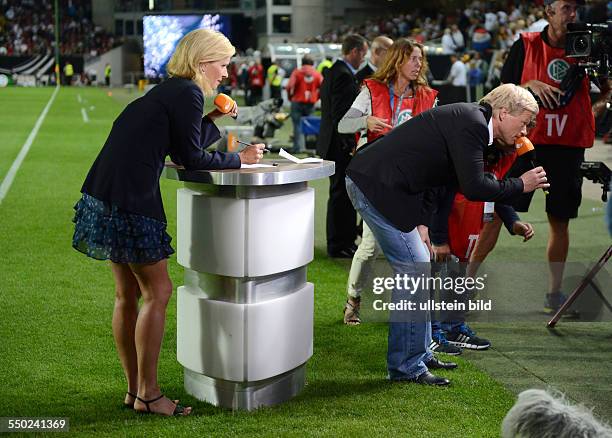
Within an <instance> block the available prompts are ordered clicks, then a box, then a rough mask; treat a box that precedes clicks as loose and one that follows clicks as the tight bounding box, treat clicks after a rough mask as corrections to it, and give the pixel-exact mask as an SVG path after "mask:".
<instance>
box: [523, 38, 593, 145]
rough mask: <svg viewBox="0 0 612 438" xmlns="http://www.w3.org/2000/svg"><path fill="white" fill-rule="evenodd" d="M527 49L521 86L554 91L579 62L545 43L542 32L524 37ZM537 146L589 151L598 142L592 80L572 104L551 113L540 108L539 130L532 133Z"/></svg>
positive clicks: (584, 85)
mask: <svg viewBox="0 0 612 438" xmlns="http://www.w3.org/2000/svg"><path fill="white" fill-rule="evenodd" d="M521 38H523V43H524V45H525V64H524V67H523V74H522V76H521V84H524V83H525V82H527V81H529V80H532V79H536V80H538V81H542V82H544V83H546V84H548V85H552V86H553V87H559V85H560V84H561V81H562V80H563V78H564V77H565V74H566V73H567V70H568V69H569V67H570V64H575V63H576V62H577V61H576V60H575V59H573V58H567V57H566V56H565V55H564V54H565V50H564V49H561V48H556V47H551V46H549V45H548V44H546V43H544V41H543V40H542V37H541V36H540V33H539V32H527V33H523V34H521ZM529 138H530V139H531V141H532V142H533V143H534V144H535V145H544V144H552V145H561V146H568V147H580V148H590V147H591V146H593V140H595V118H594V117H593V112H592V111H591V99H590V97H589V78H588V77H585V78H584V79H583V82H582V83H581V84H580V85H579V86H578V89H577V90H576V93H575V94H574V97H572V99H571V100H570V102H569V104H567V105H566V106H564V107H562V108H558V109H554V110H549V109H546V108H544V107H542V108H540V112H539V113H538V117H537V119H536V127H535V128H533V129H532V130H531V131H530V132H529Z"/></svg>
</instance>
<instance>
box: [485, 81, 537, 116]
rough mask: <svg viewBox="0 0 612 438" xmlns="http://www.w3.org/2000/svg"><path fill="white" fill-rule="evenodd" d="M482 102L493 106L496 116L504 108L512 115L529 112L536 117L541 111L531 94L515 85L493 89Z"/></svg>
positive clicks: (505, 85)
mask: <svg viewBox="0 0 612 438" xmlns="http://www.w3.org/2000/svg"><path fill="white" fill-rule="evenodd" d="M480 102H481V103H488V104H489V105H491V108H493V113H495V114H496V113H497V112H498V111H499V110H501V109H502V108H505V109H506V110H507V111H508V112H509V113H510V114H512V115H518V114H520V113H522V112H523V111H529V112H530V113H533V114H534V115H535V114H537V113H538V111H539V108H538V103H537V102H536V100H535V98H534V97H533V96H532V95H531V93H530V92H529V91H528V90H526V89H525V88H523V87H519V86H518V85H514V84H503V85H500V86H499V87H497V88H494V89H492V90H491V91H490V92H489V93H488V94H487V95H486V96H484V97H483V98H482V99H481V100H480Z"/></svg>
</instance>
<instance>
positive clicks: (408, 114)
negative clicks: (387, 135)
mask: <svg viewBox="0 0 612 438" xmlns="http://www.w3.org/2000/svg"><path fill="white" fill-rule="evenodd" d="M411 118H412V109H411V108H408V109H405V110H404V111H402V112H400V113H399V116H398V117H397V125H398V126H399V125H401V124H402V123H404V122H405V121H407V120H410V119H411Z"/></svg>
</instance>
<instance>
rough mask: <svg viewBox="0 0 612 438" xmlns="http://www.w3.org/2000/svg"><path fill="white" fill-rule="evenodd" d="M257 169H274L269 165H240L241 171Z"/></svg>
mask: <svg viewBox="0 0 612 438" xmlns="http://www.w3.org/2000/svg"><path fill="white" fill-rule="evenodd" d="M258 167H274V166H273V165H271V164H241V165H240V168H241V169H256V168H258Z"/></svg>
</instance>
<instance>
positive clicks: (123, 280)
mask: <svg viewBox="0 0 612 438" xmlns="http://www.w3.org/2000/svg"><path fill="white" fill-rule="evenodd" d="M111 267H112V270H113V276H114V277H115V308H114V310H113V336H114V338H115V345H116V346H117V352H118V354H119V359H120V360H121V366H122V367H123V372H124V373H125V378H126V380H127V384H128V389H127V392H128V393H130V394H137V393H138V360H137V355H136V342H135V333H136V319H137V318H138V299H139V298H140V288H139V286H138V281H136V277H134V274H133V273H132V271H131V269H130V267H129V265H127V264H124V263H114V262H111ZM134 401H135V399H134V397H132V396H130V395H128V394H126V396H125V403H126V404H132V403H134Z"/></svg>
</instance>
